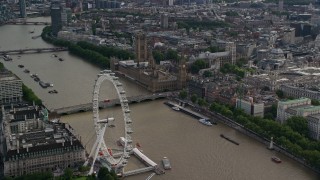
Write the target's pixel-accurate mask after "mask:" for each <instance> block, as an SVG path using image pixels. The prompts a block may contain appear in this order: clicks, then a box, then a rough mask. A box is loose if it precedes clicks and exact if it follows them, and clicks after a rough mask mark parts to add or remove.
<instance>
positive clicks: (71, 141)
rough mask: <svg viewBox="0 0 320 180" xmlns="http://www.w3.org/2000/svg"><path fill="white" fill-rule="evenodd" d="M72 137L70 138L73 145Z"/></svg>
mask: <svg viewBox="0 0 320 180" xmlns="http://www.w3.org/2000/svg"><path fill="white" fill-rule="evenodd" d="M72 139H73V138H72V137H71V138H70V142H71V146H72V144H73V141H72Z"/></svg>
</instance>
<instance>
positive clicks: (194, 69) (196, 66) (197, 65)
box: [191, 59, 207, 74]
mask: <svg viewBox="0 0 320 180" xmlns="http://www.w3.org/2000/svg"><path fill="white" fill-rule="evenodd" d="M206 66H207V64H206V62H205V61H204V60H202V59H198V60H196V61H195V62H194V63H193V64H192V65H191V73H193V74H197V73H199V71H200V69H204V68H206Z"/></svg>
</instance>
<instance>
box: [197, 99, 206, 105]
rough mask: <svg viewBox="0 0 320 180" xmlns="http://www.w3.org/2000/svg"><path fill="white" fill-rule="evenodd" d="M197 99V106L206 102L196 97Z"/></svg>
mask: <svg viewBox="0 0 320 180" xmlns="http://www.w3.org/2000/svg"><path fill="white" fill-rule="evenodd" d="M197 101H198V105H199V106H204V105H205V104H206V101H205V100H204V99H202V98H198V99H197Z"/></svg>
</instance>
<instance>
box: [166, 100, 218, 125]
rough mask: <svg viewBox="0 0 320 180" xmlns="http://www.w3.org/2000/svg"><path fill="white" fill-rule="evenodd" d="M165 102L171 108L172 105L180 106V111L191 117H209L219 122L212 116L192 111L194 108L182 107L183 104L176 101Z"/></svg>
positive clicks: (214, 122)
mask: <svg viewBox="0 0 320 180" xmlns="http://www.w3.org/2000/svg"><path fill="white" fill-rule="evenodd" d="M164 104H165V105H167V106H169V107H171V108H172V107H178V108H179V111H181V112H183V113H185V114H187V115H189V116H191V117H194V118H196V119H197V120H199V119H208V120H209V121H210V122H211V123H212V124H217V122H216V121H214V120H213V119H210V118H208V117H207V116H204V115H202V114H199V113H197V112H195V111H192V110H190V109H187V108H184V107H182V106H180V105H178V104H176V103H174V102H171V101H166V102H164Z"/></svg>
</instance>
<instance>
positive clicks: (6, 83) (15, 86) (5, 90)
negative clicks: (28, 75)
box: [0, 70, 22, 104]
mask: <svg viewBox="0 0 320 180" xmlns="http://www.w3.org/2000/svg"><path fill="white" fill-rule="evenodd" d="M21 100H22V81H21V79H19V78H18V77H17V76H15V75H14V74H12V73H10V72H8V71H6V70H2V71H0V104H7V103H13V102H20V101H21Z"/></svg>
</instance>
